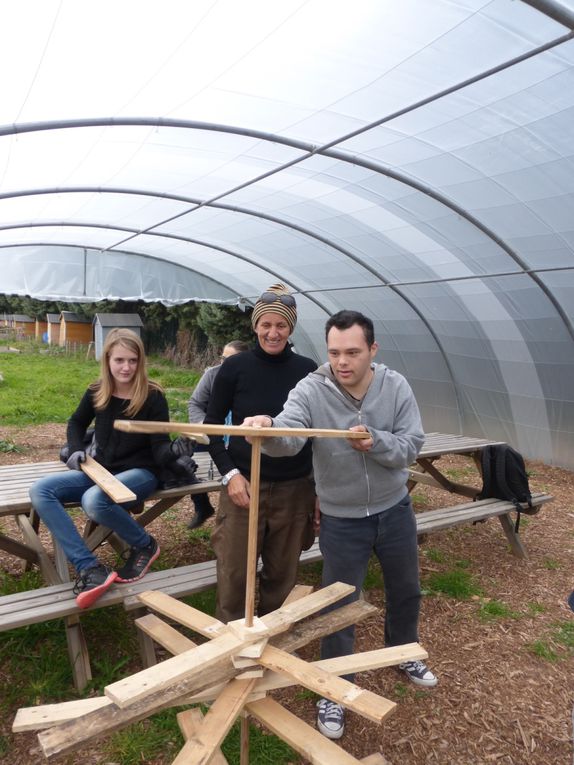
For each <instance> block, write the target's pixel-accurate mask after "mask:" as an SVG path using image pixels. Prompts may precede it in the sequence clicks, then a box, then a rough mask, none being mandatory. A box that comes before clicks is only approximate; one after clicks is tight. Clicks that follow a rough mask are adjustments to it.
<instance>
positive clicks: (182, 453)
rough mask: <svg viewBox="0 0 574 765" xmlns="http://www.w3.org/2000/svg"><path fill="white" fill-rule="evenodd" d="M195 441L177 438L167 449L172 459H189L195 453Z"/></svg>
mask: <svg viewBox="0 0 574 765" xmlns="http://www.w3.org/2000/svg"><path fill="white" fill-rule="evenodd" d="M195 446H196V444H195V441H194V440H193V439H192V438H186V437H185V436H178V437H177V438H176V439H175V441H172V442H171V444H170V445H169V449H170V451H171V453H172V454H173V456H174V457H191V456H193V452H194V451H195Z"/></svg>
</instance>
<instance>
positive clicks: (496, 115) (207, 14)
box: [0, 0, 574, 468]
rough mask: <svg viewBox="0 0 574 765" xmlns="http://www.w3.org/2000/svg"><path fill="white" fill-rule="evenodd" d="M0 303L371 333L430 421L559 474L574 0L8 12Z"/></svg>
mask: <svg viewBox="0 0 574 765" xmlns="http://www.w3.org/2000/svg"><path fill="white" fill-rule="evenodd" d="M2 16H3V20H2V25H1V27H0V29H1V31H0V38H1V42H2V44H1V45H0V60H1V62H2V71H3V88H2V99H1V100H0V111H1V112H2V114H1V117H0V177H1V182H0V263H1V268H0V292H2V293H3V294H7V295H29V296H32V297H35V298H39V299H44V300H60V301H68V302H76V301H77V302H83V303H86V302H91V301H97V300H102V299H123V300H142V299H143V300H145V301H161V302H162V303H164V304H166V305H175V304H179V303H183V302H187V301H215V302H221V303H226V304H237V305H240V306H249V305H253V303H254V302H255V300H256V299H257V296H258V295H259V294H260V293H261V292H262V291H263V290H265V289H266V288H267V287H268V285H270V284H272V283H274V282H277V281H281V282H283V283H284V284H286V285H287V286H288V287H289V288H290V289H291V290H292V291H293V293H294V294H295V296H296V299H297V304H298V312H299V323H298V325H297V329H296V332H295V335H294V338H293V339H294V343H295V347H296V349H297V350H298V351H300V352H301V353H304V354H306V355H310V356H313V357H314V358H315V359H316V360H321V359H324V357H325V344H324V334H323V328H324V324H325V320H326V319H327V317H328V316H329V315H330V314H331V313H333V312H335V311H338V310H340V309H342V308H351V309H357V310H360V311H363V312H364V313H366V314H367V315H369V316H370V317H371V318H373V320H374V322H375V328H376V334H377V339H378V341H379V344H380V352H379V355H378V358H379V359H380V360H382V361H384V362H385V363H386V364H387V365H389V366H390V367H392V368H394V369H397V370H398V371H400V372H401V373H402V374H404V375H405V376H406V377H407V379H408V380H409V382H410V383H411V385H412V387H413V389H414V392H415V394H416V397H417V400H418V402H419V405H420V408H421V411H422V414H423V420H424V425H425V429H426V430H427V431H442V432H450V433H464V434H467V435H475V436H488V437H490V438H497V439H500V440H504V441H507V442H509V443H511V444H512V445H513V446H515V447H516V448H518V449H520V450H521V452H522V453H523V454H524V455H525V456H527V457H529V458H535V459H540V460H543V461H545V462H547V463H551V464H556V465H561V466H565V467H569V468H573V467H574V450H573V449H572V448H571V447H572V442H573V438H572V436H573V431H574V325H573V322H574V127H573V125H574V42H573V39H572V38H573V31H572V30H573V29H574V1H573V0H563V1H562V2H560V3H559V2H554V0H433V2H429V0H400V2H391V1H390V0H356V1H355V2H353V3H348V2H340V1H339V0H281V2H258V1H257V0H246V2H237V1H236V2H233V1H232V0H194V1H193V2H183V1H182V0H166V1H165V2H163V3H161V4H156V3H151V2H148V0H143V1H142V0H139V1H138V2H135V1H134V0H122V2H111V1H110V0H102V1H101V2H99V3H86V2H83V0H80V1H78V0H76V1H75V2H72V0H42V2H39V1H38V2H34V0H21V2H19V3H10V4H9V7H8V6H6V7H4V8H3V10H2Z"/></svg>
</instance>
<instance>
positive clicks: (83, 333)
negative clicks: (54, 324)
mask: <svg viewBox="0 0 574 765" xmlns="http://www.w3.org/2000/svg"><path fill="white" fill-rule="evenodd" d="M92 337H93V332H92V320H91V319H88V318H87V317H85V316H79V315H78V314H77V313H73V312H72V311H62V313H61V314H60V336H59V344H60V345H61V346H64V347H66V348H70V347H74V346H76V347H77V346H79V345H88V344H89V343H91V342H92Z"/></svg>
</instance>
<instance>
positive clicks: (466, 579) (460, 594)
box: [425, 568, 481, 600]
mask: <svg viewBox="0 0 574 765" xmlns="http://www.w3.org/2000/svg"><path fill="white" fill-rule="evenodd" d="M425 590H427V591H428V592H429V593H431V594H436V593H438V592H440V593H442V594H443V595H448V596H449V597H451V598H457V599H458V600H468V598H470V597H472V596H473V595H480V594H481V591H480V588H479V587H478V585H477V584H476V582H475V581H474V578H473V576H472V574H471V573H470V572H469V571H466V570H464V569H460V568H455V569H452V570H450V571H445V572H443V573H433V574H431V575H430V576H429V577H428V579H427V580H426V583H425Z"/></svg>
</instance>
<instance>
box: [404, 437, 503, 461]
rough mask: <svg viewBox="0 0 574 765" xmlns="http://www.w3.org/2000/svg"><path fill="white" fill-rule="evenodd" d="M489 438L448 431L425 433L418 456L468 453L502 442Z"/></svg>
mask: <svg viewBox="0 0 574 765" xmlns="http://www.w3.org/2000/svg"><path fill="white" fill-rule="evenodd" d="M503 443H505V442H504V441H494V440H492V439H490V438H475V437H474V436H455V435H451V434H450V433H427V434H426V435H425V442H424V445H423V448H422V449H421V451H420V454H419V458H428V457H440V456H441V455H443V454H468V453H469V452H476V451H479V450H480V449H484V447H485V446H495V445H496V444H503Z"/></svg>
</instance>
